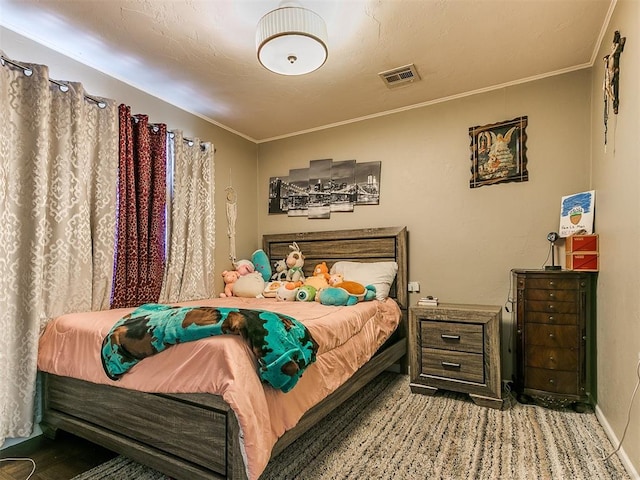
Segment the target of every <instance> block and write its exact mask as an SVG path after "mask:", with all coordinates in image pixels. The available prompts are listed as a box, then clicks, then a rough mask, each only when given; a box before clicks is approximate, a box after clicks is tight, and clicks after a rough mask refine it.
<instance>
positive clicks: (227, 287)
mask: <svg viewBox="0 0 640 480" xmlns="http://www.w3.org/2000/svg"><path fill="white" fill-rule="evenodd" d="M238 278H240V274H239V273H238V272H237V271H235V270H225V271H224V272H222V279H223V280H224V292H223V293H221V294H220V297H233V285H234V284H235V282H236V281H237V280H238Z"/></svg>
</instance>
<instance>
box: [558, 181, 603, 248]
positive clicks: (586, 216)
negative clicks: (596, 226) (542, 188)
mask: <svg viewBox="0 0 640 480" xmlns="http://www.w3.org/2000/svg"><path fill="white" fill-rule="evenodd" d="M595 202H596V192H595V190H590V191H588V192H581V193H575V194H573V195H567V196H566V197H562V202H561V203H560V230H559V231H558V234H559V235H560V237H563V238H564V237H569V236H571V235H574V234H576V233H579V234H587V235H590V234H592V233H593V217H594V210H595Z"/></svg>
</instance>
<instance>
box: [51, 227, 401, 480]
mask: <svg viewBox="0 0 640 480" xmlns="http://www.w3.org/2000/svg"><path fill="white" fill-rule="evenodd" d="M294 241H295V242H296V243H297V244H298V246H299V247H300V249H301V251H302V252H303V254H304V255H305V274H310V273H311V270H312V269H313V267H314V265H316V264H317V263H319V262H320V261H326V262H327V265H328V266H329V267H330V266H331V265H332V264H333V263H334V262H336V261H338V260H353V261H362V262H373V261H396V262H397V263H398V275H397V277H396V281H395V283H394V285H393V286H392V289H391V293H390V296H392V297H393V298H395V299H396V301H397V302H398V304H399V305H400V308H401V310H402V317H403V318H402V322H401V324H400V326H399V328H398V329H397V331H396V332H395V333H394V335H393V337H392V338H391V339H389V341H387V342H386V343H385V345H384V346H383V347H381V349H380V350H379V351H378V352H377V353H376V355H375V356H374V357H373V358H372V359H371V360H370V361H369V362H368V363H367V364H366V365H364V366H363V367H362V368H360V369H359V370H358V371H357V372H356V373H355V374H354V375H353V377H351V378H350V379H349V380H348V381H347V382H346V383H345V384H344V385H342V386H341V387H340V388H338V389H337V390H336V391H335V392H333V393H332V394H331V395H329V396H328V397H327V398H325V399H324V400H323V401H322V402H320V403H319V404H317V405H316V406H315V407H313V408H312V409H310V410H309V411H308V412H307V413H306V414H305V415H304V416H303V417H302V418H301V419H300V422H299V423H298V425H296V426H295V427H294V428H293V429H291V430H289V431H287V432H286V433H285V434H284V435H283V436H282V437H281V438H280V439H279V440H278V442H277V444H276V445H275V447H274V449H273V452H272V458H273V457H275V456H276V455H278V454H279V453H280V452H281V451H283V450H284V449H285V448H286V447H287V446H288V445H290V444H291V443H292V442H293V441H294V440H296V439H297V438H298V437H300V436H301V435H302V434H303V433H304V432H306V431H307V430H308V429H309V428H311V427H312V426H313V425H315V424H316V423H317V422H318V421H319V420H321V419H322V418H324V417H325V416H326V415H327V414H328V413H329V412H331V411H332V410H333V409H335V408H336V407H337V406H338V405H340V404H342V403H343V402H344V401H345V400H347V399H348V398H349V397H351V395H353V394H354V393H356V392H357V391H358V390H360V389H361V388H362V387H363V386H365V385H366V384H367V383H368V382H369V381H371V380H372V379H373V378H375V377H376V376H377V375H378V374H380V373H381V372H382V371H384V370H386V369H388V368H389V367H391V366H392V365H394V364H398V365H399V366H400V367H399V368H400V371H402V372H406V369H407V363H406V351H407V342H406V326H407V303H408V293H407V278H408V275H407V273H408V272H407V263H408V262H407V230H406V228H405V227H390V228H370V229H362V230H340V231H326V232H311V233H292V234H277V235H265V236H264V237H263V249H264V251H265V252H266V253H267V255H268V256H269V258H271V259H279V258H285V257H286V255H287V254H288V252H289V251H290V250H289V245H290V244H291V243H292V242H294ZM307 269H308V271H307ZM41 426H42V428H43V431H44V433H45V434H46V435H47V436H49V437H51V438H54V437H55V434H56V431H57V430H64V431H68V432H71V433H73V434H75V435H78V436H80V437H83V438H85V439H87V440H89V441H91V442H94V443H97V444H100V445H102V446H104V447H106V448H108V449H110V450H112V451H114V452H118V453H120V454H123V455H125V456H127V457H129V458H131V459H133V460H135V461H137V462H140V463H142V464H145V465H148V466H150V467H152V468H154V469H156V470H159V471H161V472H163V473H165V474H166V475H168V476H170V477H173V478H176V479H179V480H194V479H219V478H230V479H246V473H245V468H244V464H243V461H242V455H241V451H240V445H239V441H238V432H239V428H238V422H237V420H236V417H235V414H234V412H233V410H231V408H230V407H229V405H227V404H226V403H225V402H224V401H223V400H222V398H221V397H220V396H218V395H211V394H202V393H198V394H149V393H143V392H138V391H134V390H126V389H122V388H116V387H111V386H107V385H98V384H93V383H90V382H85V381H82V380H77V379H73V378H69V377H61V376H56V375H51V374H44V409H43V420H42V423H41Z"/></svg>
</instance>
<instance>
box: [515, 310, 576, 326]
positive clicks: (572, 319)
mask: <svg viewBox="0 0 640 480" xmlns="http://www.w3.org/2000/svg"><path fill="white" fill-rule="evenodd" d="M578 320H579V319H578V315H577V314H575V313H555V312H553V313H547V312H525V322H527V323H548V324H549V325H578V323H579V322H578Z"/></svg>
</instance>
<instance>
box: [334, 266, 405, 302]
mask: <svg viewBox="0 0 640 480" xmlns="http://www.w3.org/2000/svg"><path fill="white" fill-rule="evenodd" d="M330 273H340V274H342V277H343V278H344V279H345V280H351V281H352V282H358V283H361V284H362V285H364V286H365V287H366V286H367V285H374V286H375V287H376V298H377V299H378V300H384V299H385V298H387V297H388V296H389V290H390V289H391V284H392V283H393V280H394V279H395V278H396V274H397V273H398V264H397V263H396V262H372V263H367V262H336V263H334V264H333V265H332V266H331V271H330Z"/></svg>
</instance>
